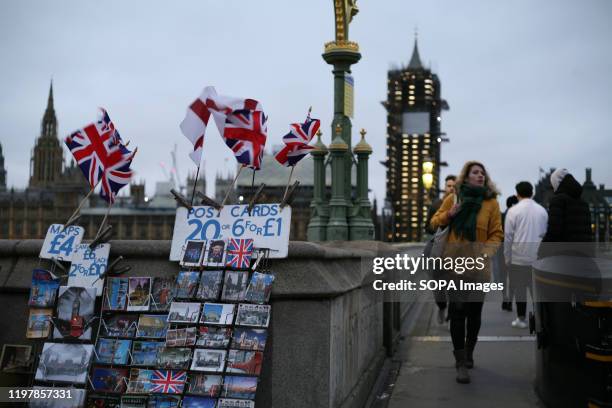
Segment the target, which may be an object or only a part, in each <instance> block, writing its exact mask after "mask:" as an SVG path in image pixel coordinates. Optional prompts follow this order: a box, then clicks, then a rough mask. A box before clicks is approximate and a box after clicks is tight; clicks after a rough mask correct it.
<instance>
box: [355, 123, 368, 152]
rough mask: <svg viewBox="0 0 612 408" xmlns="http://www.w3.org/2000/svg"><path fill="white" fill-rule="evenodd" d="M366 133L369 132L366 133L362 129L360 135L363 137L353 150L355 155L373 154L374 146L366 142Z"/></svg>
mask: <svg viewBox="0 0 612 408" xmlns="http://www.w3.org/2000/svg"><path fill="white" fill-rule="evenodd" d="M366 133H368V132H366V130H365V129H363V128H361V131H360V132H359V134H360V135H361V140H360V141H359V143H357V145H356V146H355V148H354V149H353V151H354V152H355V153H365V154H370V153H372V146H370V145H369V144H368V142H366V140H365V135H366Z"/></svg>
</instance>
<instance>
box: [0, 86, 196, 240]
mask: <svg viewBox="0 0 612 408" xmlns="http://www.w3.org/2000/svg"><path fill="white" fill-rule="evenodd" d="M203 179H204V177H203V176H202V177H201V180H203ZM193 182H194V177H191V178H188V182H187V184H188V187H190V188H193ZM166 184H168V183H161V185H160V184H159V183H158V191H156V194H155V196H153V197H152V198H151V199H148V198H147V197H146V196H145V190H144V183H143V182H141V183H132V184H131V185H130V194H131V195H130V196H128V197H126V196H120V197H118V198H117V200H116V202H115V204H114V205H113V209H112V211H111V213H110V216H109V223H110V225H112V226H113V236H112V239H171V238H172V230H173V227H174V216H175V212H176V203H175V202H174V200H173V199H172V196H171V195H170V192H169V190H170V187H169V186H167V185H166ZM202 186H203V187H204V188H205V186H206V185H205V182H204V181H200V182H198V188H200V187H202ZM89 190H90V187H89V184H88V183H87V181H86V180H85V177H84V176H83V173H82V172H81V170H80V169H79V167H78V166H76V164H75V163H74V161H73V160H71V163H70V165H68V166H67V165H65V162H64V156H63V149H62V141H61V140H60V138H59V137H58V122H57V117H56V115H55V109H54V100H53V86H52V85H51V87H50V89H49V96H48V99H47V107H46V109H45V112H44V114H43V119H42V122H41V130H40V135H39V136H38V137H37V139H36V143H35V146H34V148H33V149H32V155H31V160H30V174H29V182H28V186H27V188H26V189H25V190H21V191H17V190H15V189H10V190H7V189H6V169H5V166H4V157H3V155H2V149H1V147H0V239H30V238H44V236H45V234H46V232H47V228H48V227H49V225H50V224H54V223H63V222H65V221H66V220H68V218H69V217H70V215H71V214H72V213H73V211H74V210H75V209H76V207H77V206H78V205H79V202H80V201H81V200H82V199H83V198H84V197H85V195H86V194H87V193H88V192H89ZM190 194H191V193H190ZM107 205H108V204H107V203H106V202H105V201H103V200H102V199H100V197H98V196H97V195H95V194H94V195H92V196H91V198H90V199H89V200H88V202H86V203H85V204H84V206H83V209H82V210H81V218H80V219H79V221H78V224H79V225H82V226H83V227H85V237H86V238H89V239H91V238H93V237H94V236H95V234H96V231H97V230H98V227H99V225H100V223H101V222H102V219H103V218H104V215H105V213H106V210H107Z"/></svg>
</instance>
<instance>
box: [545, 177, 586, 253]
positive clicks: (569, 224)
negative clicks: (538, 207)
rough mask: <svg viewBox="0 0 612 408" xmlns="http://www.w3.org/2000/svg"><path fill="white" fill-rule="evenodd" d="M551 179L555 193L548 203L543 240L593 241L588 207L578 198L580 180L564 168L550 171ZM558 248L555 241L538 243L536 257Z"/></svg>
mask: <svg viewBox="0 0 612 408" xmlns="http://www.w3.org/2000/svg"><path fill="white" fill-rule="evenodd" d="M550 183H551V184H552V187H553V191H554V195H553V196H552V198H551V199H550V203H549V204H548V226H547V228H546V235H544V238H543V239H542V242H543V243H547V242H592V241H593V230H592V229H591V211H590V210H589V205H588V204H587V203H586V202H585V201H583V200H582V199H581V198H580V197H581V195H582V186H581V185H580V183H578V181H576V179H575V178H574V176H572V175H571V174H570V173H569V172H568V171H567V169H557V170H555V171H554V172H553V173H552V174H551V175H550ZM585 247H586V246H585ZM559 249H560V248H558V245H550V244H548V245H547V244H544V245H541V246H540V251H539V254H538V255H539V256H538V257H539V258H544V257H546V256H551V255H553V254H555V253H558V252H560V251H559ZM563 252H565V251H563ZM586 255H589V254H586Z"/></svg>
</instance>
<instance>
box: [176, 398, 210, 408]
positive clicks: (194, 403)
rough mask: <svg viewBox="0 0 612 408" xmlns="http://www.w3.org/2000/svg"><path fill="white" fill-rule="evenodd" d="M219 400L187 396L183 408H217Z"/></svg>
mask: <svg viewBox="0 0 612 408" xmlns="http://www.w3.org/2000/svg"><path fill="white" fill-rule="evenodd" d="M216 404H217V400H216V399H214V398H209V397H192V396H186V397H185V398H183V405H182V408H215V406H216Z"/></svg>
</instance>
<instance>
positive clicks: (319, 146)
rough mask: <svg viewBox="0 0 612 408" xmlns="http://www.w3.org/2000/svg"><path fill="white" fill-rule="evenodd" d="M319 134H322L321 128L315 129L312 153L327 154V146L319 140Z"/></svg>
mask: <svg viewBox="0 0 612 408" xmlns="http://www.w3.org/2000/svg"><path fill="white" fill-rule="evenodd" d="M321 136H323V132H321V129H319V130H317V141H316V142H315V144H314V150H313V151H312V154H315V155H317V154H322V155H326V154H327V146H325V143H323V141H322V140H321Z"/></svg>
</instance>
